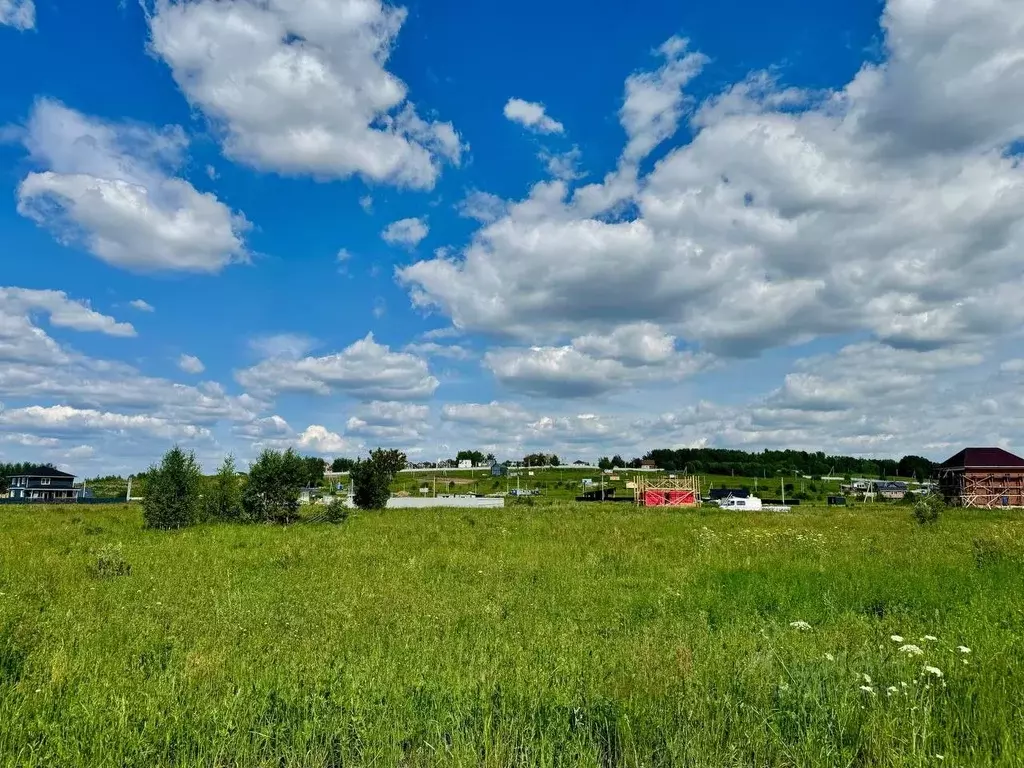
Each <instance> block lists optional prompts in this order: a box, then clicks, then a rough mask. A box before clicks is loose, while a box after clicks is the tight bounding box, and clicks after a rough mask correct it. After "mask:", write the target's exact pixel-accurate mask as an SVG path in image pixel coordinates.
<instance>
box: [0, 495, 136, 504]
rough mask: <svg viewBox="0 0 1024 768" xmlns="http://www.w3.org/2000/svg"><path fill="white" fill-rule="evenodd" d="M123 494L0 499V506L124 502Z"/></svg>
mask: <svg viewBox="0 0 1024 768" xmlns="http://www.w3.org/2000/svg"><path fill="white" fill-rule="evenodd" d="M126 503H127V502H126V501H125V498H124V496H117V497H115V498H110V499H96V498H78V499H0V506H3V505H8V506H33V505H40V504H41V505H44V506H52V505H55V504H62V505H75V504H126Z"/></svg>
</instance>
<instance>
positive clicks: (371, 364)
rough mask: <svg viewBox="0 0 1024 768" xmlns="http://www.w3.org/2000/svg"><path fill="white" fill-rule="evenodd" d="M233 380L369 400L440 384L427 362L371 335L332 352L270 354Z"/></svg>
mask: <svg viewBox="0 0 1024 768" xmlns="http://www.w3.org/2000/svg"><path fill="white" fill-rule="evenodd" d="M235 378H236V379H237V380H238V382H239V383H240V384H242V386H244V387H246V388H248V389H251V390H253V391H255V392H263V393H268V394H279V393H281V392H305V393H311V394H318V395H328V394H332V393H343V394H347V395H350V396H352V397H356V398H361V399H367V400H374V399H386V400H416V399H422V398H426V397H429V396H430V395H432V394H433V393H434V390H436V389H437V386H438V381H437V379H436V378H434V377H433V376H431V375H430V370H429V369H428V367H427V364H426V362H424V361H423V360H422V359H421V358H418V357H416V356H415V355H411V354H408V353H406V352H392V351H391V349H390V348H389V347H387V346H384V345H381V344H378V343H377V342H376V341H375V340H374V338H373V334H372V333H370V334H367V335H366V338H364V339H360V340H359V341H357V342H355V343H354V344H352V345H351V346H349V347H347V348H346V349H344V350H342V351H341V352H338V353H335V354H333V355H325V356H323V357H300V358H295V357H291V356H275V357H270V358H268V359H266V360H263V361H262V362H260V363H258V364H256V365H255V366H253V367H251V368H247V369H245V370H241V371H238V372H236V374H235Z"/></svg>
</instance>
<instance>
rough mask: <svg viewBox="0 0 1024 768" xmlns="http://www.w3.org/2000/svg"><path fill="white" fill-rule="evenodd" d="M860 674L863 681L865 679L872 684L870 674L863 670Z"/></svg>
mask: <svg viewBox="0 0 1024 768" xmlns="http://www.w3.org/2000/svg"><path fill="white" fill-rule="evenodd" d="M860 676H861V679H862V680H863V681H864V682H865V683H867V684H868V685H871V675H868V674H865V673H864V672H861V673H860Z"/></svg>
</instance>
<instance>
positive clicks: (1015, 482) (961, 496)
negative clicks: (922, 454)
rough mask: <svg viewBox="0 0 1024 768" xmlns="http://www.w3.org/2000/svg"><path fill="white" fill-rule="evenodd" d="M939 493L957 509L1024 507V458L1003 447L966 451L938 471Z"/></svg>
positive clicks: (935, 477) (936, 472)
mask: <svg viewBox="0 0 1024 768" xmlns="http://www.w3.org/2000/svg"><path fill="white" fill-rule="evenodd" d="M934 479H935V482H936V485H937V489H938V492H939V493H940V494H942V496H943V498H944V499H945V500H946V502H947V503H948V504H953V505H955V506H958V507H980V508H982V509H994V508H996V507H1024V459H1022V458H1021V457H1020V456H1015V455H1013V454H1012V453H1010V452H1009V451H1004V450H1003V449H1002V448H965V449H964V450H962V451H960V452H959V453H958V454H956V455H955V456H952V457H950V458H949V459H947V460H946V461H944V462H942V463H941V464H939V465H938V466H937V467H936V468H935V475H934Z"/></svg>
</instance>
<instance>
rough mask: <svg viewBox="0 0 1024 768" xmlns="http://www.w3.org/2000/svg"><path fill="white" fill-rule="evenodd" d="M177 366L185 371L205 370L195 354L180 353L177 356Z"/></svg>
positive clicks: (199, 371)
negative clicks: (179, 355) (180, 354)
mask: <svg viewBox="0 0 1024 768" xmlns="http://www.w3.org/2000/svg"><path fill="white" fill-rule="evenodd" d="M178 367H179V368H181V370H183V371H184V372H185V373H202V372H203V371H205V370H206V366H205V365H203V361H202V360H200V359H199V358H198V357H196V356H195V355H182V356H181V357H179V358H178Z"/></svg>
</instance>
